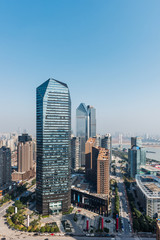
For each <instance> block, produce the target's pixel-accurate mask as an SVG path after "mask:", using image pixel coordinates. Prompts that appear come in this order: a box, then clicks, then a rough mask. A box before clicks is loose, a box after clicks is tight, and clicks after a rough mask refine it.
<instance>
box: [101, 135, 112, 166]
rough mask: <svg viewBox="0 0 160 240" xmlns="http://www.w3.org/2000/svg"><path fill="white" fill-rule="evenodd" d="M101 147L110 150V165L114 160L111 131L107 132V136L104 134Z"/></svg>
mask: <svg viewBox="0 0 160 240" xmlns="http://www.w3.org/2000/svg"><path fill="white" fill-rule="evenodd" d="M101 147H102V148H105V149H108V150H109V156H110V165H111V162H112V136H111V134H110V133H107V134H106V135H105V136H103V138H102V140H101Z"/></svg>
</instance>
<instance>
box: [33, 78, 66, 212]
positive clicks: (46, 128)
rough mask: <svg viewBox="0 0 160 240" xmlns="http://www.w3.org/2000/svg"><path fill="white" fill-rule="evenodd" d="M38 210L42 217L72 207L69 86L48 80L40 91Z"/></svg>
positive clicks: (38, 102) (38, 98)
mask: <svg viewBox="0 0 160 240" xmlns="http://www.w3.org/2000/svg"><path fill="white" fill-rule="evenodd" d="M36 104H37V113H36V117H37V118H36V121H37V171H36V181H37V182H36V184H37V186H36V209H37V211H38V212H39V213H42V214H44V215H45V214H55V213H58V212H60V211H67V210H68V208H69V207H70V162H71V139H70V137H71V101H70V93H69V89H68V87H67V85H66V84H64V83H62V82H59V81H57V80H55V79H48V80H47V81H46V82H44V83H43V84H42V85H40V86H39V87H38V88H37V103H36Z"/></svg>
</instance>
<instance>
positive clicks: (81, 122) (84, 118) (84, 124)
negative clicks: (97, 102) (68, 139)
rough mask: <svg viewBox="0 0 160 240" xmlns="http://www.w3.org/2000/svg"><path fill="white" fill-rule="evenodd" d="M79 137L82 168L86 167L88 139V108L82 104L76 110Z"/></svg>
mask: <svg viewBox="0 0 160 240" xmlns="http://www.w3.org/2000/svg"><path fill="white" fill-rule="evenodd" d="M76 128H77V137H80V155H79V157H80V159H79V162H80V166H81V167H83V166H85V142H86V141H87V138H88V113H87V107H86V105H85V104H84V103H81V104H80V105H79V107H78V108H77V109H76Z"/></svg>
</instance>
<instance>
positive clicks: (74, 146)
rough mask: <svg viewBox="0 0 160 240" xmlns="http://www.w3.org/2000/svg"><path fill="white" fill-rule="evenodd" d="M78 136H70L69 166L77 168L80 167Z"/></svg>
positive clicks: (79, 139)
mask: <svg viewBox="0 0 160 240" xmlns="http://www.w3.org/2000/svg"><path fill="white" fill-rule="evenodd" d="M80 142H81V138H80V137H72V138H71V167H72V169H74V170H78V169H79V168H80V167H81V163H80Z"/></svg>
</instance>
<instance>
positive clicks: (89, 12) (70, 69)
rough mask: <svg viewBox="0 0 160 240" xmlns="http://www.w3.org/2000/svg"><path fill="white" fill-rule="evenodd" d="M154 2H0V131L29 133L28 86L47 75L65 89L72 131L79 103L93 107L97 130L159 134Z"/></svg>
mask: <svg viewBox="0 0 160 240" xmlns="http://www.w3.org/2000/svg"><path fill="white" fill-rule="evenodd" d="M62 3H63V4H62ZM62 5H63V6H62ZM159 7H160V3H159V1H156V0H155V1H154V2H151V1H146V0H141V1H134V2H128V1H125V0H123V1H121V2H119V1H115V2H111V1H103V0H102V1H100V2H99V1H89V0H88V1H87V2H86V1H81V3H80V2H75V1H72V0H70V1H68V2H65V1H61V3H60V2H58V1H48V2H47V3H44V2H43V1H34V2H29V1H28V2H26V1H23V3H22V2H21V1H18V0H17V1H15V2H14V3H12V2H10V4H7V2H1V3H0V20H1V21H0V29H1V39H0V46H1V58H0V64H1V71H0V79H1V88H2V89H3V91H1V95H0V100H1V102H3V103H4V104H3V105H2V112H3V114H2V115H1V121H0V132H13V131H16V130H17V129H18V127H20V128H21V129H27V132H29V133H30V134H32V135H35V122H36V121H35V119H36V118H35V116H36V115H35V112H36V111H35V109H36V107H35V106H36V101H35V89H36V86H38V85H39V84H41V82H43V80H44V79H48V78H49V77H53V78H55V79H61V81H64V82H66V83H67V84H68V86H69V89H70V92H71V97H72V129H73V132H74V134H75V129H76V117H75V116H76V114H75V113H76V106H78V104H79V103H80V102H89V103H90V104H91V105H93V106H94V107H95V108H96V110H97V133H100V134H105V133H107V132H111V133H113V132H116V131H119V132H138V133H145V132H147V133H149V134H160V132H159V119H160V113H159V111H158V108H159V88H160V81H159V76H160V69H159V64H158V63H159V60H160V46H159V39H160V33H159V32H160V31H159V22H160V15H159V11H158V9H159ZM53 12H54V14H52V13H53ZM35 13H36V14H35ZM55 36H56V37H55ZM53 56H54V57H53ZM6 96H7V97H6Z"/></svg>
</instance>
